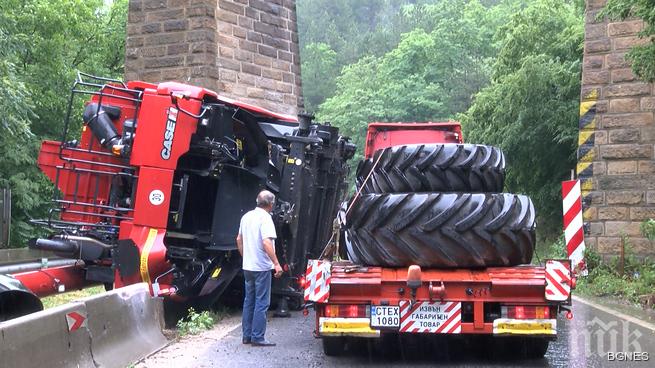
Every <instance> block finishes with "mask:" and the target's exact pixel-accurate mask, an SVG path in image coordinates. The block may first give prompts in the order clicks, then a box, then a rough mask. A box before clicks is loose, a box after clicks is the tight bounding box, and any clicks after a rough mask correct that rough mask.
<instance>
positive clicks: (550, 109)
mask: <svg viewBox="0 0 655 368" xmlns="http://www.w3.org/2000/svg"><path fill="white" fill-rule="evenodd" d="M583 38H584V29H583V22H582V14H581V12H580V11H579V10H578V9H577V8H576V6H575V5H574V4H573V3H571V2H562V1H560V0H539V1H536V2H534V3H532V4H530V5H529V6H528V7H527V8H526V9H524V10H522V11H519V12H518V13H516V14H515V15H514V16H512V18H511V20H510V21H509V22H508V23H507V25H505V26H503V27H502V28H500V29H499V30H498V33H497V36H496V41H497V42H498V43H499V45H500V50H499V53H498V58H497V59H496V62H495V64H494V65H493V79H492V82H491V84H490V85H489V86H487V87H485V88H483V89H482V90H481V91H480V92H479V93H478V94H477V95H476V96H475V100H474V103H473V105H472V106H471V108H470V109H469V110H468V111H467V112H466V113H464V114H461V115H460V119H461V121H462V123H463V126H464V133H465V137H466V138H467V140H468V141H469V142H483V143H487V144H493V145H497V146H499V147H501V148H502V149H503V150H504V152H505V154H506V156H507V161H508V174H507V188H508V189H509V191H512V192H526V193H527V194H529V195H530V196H531V197H532V199H533V201H534V202H535V206H536V207H537V213H538V215H539V217H540V219H541V222H540V223H541V225H543V226H542V228H541V231H542V234H547V233H549V232H551V231H553V230H555V229H556V228H558V227H559V225H560V224H561V222H560V219H561V204H560V203H561V199H560V185H561V184H560V182H561V181H562V180H566V179H567V178H568V176H569V173H570V170H571V169H572V168H574V167H575V147H576V137H577V132H578V128H577V127H578V104H579V94H580V71H581V69H580V64H581V58H582V45H583Z"/></svg>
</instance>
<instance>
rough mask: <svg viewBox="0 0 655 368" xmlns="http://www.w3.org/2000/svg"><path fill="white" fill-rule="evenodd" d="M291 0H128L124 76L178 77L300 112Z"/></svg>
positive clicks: (250, 100) (282, 110)
mask: <svg viewBox="0 0 655 368" xmlns="http://www.w3.org/2000/svg"><path fill="white" fill-rule="evenodd" d="M299 65H300V60H299V51H298V33H297V27H296V5H295V1H293V0H130V2H129V14H128V26H127V47H126V58H125V79H126V80H135V79H139V80H145V81H148V82H160V81H168V80H174V81H179V82H184V83H189V84H194V85H199V86H202V87H205V88H208V89H212V90H214V91H216V92H218V93H219V94H221V95H224V96H227V97H231V98H235V99H239V100H241V101H244V102H248V103H252V104H256V105H259V106H262V107H265V108H268V109H270V110H273V111H276V112H280V113H286V114H292V115H295V114H296V113H297V112H298V111H299V109H302V106H303V101H302V93H301V83H300V66H299Z"/></svg>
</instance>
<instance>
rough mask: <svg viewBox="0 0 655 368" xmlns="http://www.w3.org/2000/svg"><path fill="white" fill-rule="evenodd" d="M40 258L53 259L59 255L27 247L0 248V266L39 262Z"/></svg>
mask: <svg viewBox="0 0 655 368" xmlns="http://www.w3.org/2000/svg"><path fill="white" fill-rule="evenodd" d="M42 258H47V259H50V260H54V259H58V258H59V257H57V256H55V254H54V253H52V252H47V251H43V250H36V249H29V248H16V249H0V266H3V265H12V264H18V263H26V262H41V260H42Z"/></svg>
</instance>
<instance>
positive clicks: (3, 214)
mask: <svg viewBox="0 0 655 368" xmlns="http://www.w3.org/2000/svg"><path fill="white" fill-rule="evenodd" d="M10 227H11V189H5V188H3V189H0V248H6V247H9V230H10Z"/></svg>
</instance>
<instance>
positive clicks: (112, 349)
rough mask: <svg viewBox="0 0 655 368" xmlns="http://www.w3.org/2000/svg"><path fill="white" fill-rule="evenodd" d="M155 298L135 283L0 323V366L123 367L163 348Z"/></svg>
mask: <svg viewBox="0 0 655 368" xmlns="http://www.w3.org/2000/svg"><path fill="white" fill-rule="evenodd" d="M163 324H164V312H163V304H162V300H161V298H151V297H150V294H149V292H148V288H147V286H146V284H136V285H131V286H128V287H125V288H121V289H116V290H113V291H111V292H108V293H103V294H99V295H96V296H93V297H89V298H86V299H82V300H80V301H76V302H73V303H69V304H66V305H62V306H59V307H56V308H52V309H48V310H45V311H42V312H38V313H33V314H30V315H27V316H24V317H20V318H16V319H13V320H10V321H7V322H0V368H14V367H21V368H23V367H26V368H28V367H38V368H43V367H47V368H59V367H62V368H63V367H109V368H113V367H116V368H119V367H120V368H124V367H126V366H128V365H129V364H130V363H132V362H134V361H136V360H138V359H140V358H142V357H143V356H146V355H148V354H150V353H151V352H153V351H155V350H157V349H159V348H161V347H162V346H164V345H165V344H166V342H167V341H166V338H165V337H164V335H163V334H162V328H163Z"/></svg>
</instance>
